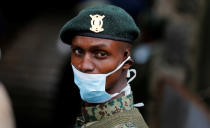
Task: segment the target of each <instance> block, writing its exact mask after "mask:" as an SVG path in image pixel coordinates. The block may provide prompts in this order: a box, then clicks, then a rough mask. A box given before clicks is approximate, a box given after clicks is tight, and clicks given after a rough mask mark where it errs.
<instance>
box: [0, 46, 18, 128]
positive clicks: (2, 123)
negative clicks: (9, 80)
mask: <svg viewBox="0 0 210 128" xmlns="http://www.w3.org/2000/svg"><path fill="white" fill-rule="evenodd" d="M0 60H1V50H0ZM0 128H15V122H14V117H13V110H12V106H11V101H10V98H9V96H8V94H7V91H6V89H5V87H4V85H3V84H2V83H1V82H0Z"/></svg>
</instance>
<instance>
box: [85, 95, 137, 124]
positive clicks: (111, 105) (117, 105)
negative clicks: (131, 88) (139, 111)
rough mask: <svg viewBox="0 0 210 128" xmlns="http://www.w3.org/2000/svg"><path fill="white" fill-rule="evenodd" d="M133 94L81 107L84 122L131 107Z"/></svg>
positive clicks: (99, 118)
mask: <svg viewBox="0 0 210 128" xmlns="http://www.w3.org/2000/svg"><path fill="white" fill-rule="evenodd" d="M133 108H134V106H133V95H132V94H130V95H127V96H122V97H119V98H117V99H114V100H112V101H109V102H107V103H105V104H100V105H96V106H91V107H83V108H82V116H83V118H84V119H85V122H90V121H97V120H101V119H102V118H104V117H108V116H111V115H113V114H115V113H119V112H123V111H125V110H131V109H133Z"/></svg>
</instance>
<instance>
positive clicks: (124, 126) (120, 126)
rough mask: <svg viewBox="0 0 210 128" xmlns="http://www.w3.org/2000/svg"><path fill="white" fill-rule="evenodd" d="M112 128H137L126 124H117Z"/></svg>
mask: <svg viewBox="0 0 210 128" xmlns="http://www.w3.org/2000/svg"><path fill="white" fill-rule="evenodd" d="M114 128H137V126H136V124H134V123H131V122H126V123H123V124H118V125H116V126H115V127H114Z"/></svg>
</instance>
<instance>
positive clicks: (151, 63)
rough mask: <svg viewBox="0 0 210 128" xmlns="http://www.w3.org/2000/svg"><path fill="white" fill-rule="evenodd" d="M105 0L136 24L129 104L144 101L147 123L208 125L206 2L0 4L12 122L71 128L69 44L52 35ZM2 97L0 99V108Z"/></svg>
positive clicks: (0, 41)
mask: <svg viewBox="0 0 210 128" xmlns="http://www.w3.org/2000/svg"><path fill="white" fill-rule="evenodd" d="M104 3H105V4H113V5H117V6H119V7H122V8H123V9H125V10H126V11H127V12H128V13H129V14H130V15H131V16H132V17H133V18H134V20H135V22H136V24H137V25H138V26H139V28H140V29H141V36H140V37H139V38H138V39H137V40H136V41H135V42H134V46H133V52H132V56H133V58H134V60H135V64H134V65H133V68H135V69H136V70H137V78H136V79H135V80H134V82H132V90H133V92H134V102H135V103H138V102H143V103H144V104H145V106H144V107H141V108H139V110H140V112H141V113H142V115H143V117H144V118H145V120H146V122H147V123H148V125H149V126H150V127H152V128H210V81H209V78H210V59H208V56H210V24H209V23H210V17H209V13H210V1H209V0H120V1H117V0H75V1H74V0H71V1H68V3H64V2H54V3H53V2H52V1H51V2H50V3H48V4H44V3H42V2H37V1H28V2H25V3H24V4H21V3H19V2H18V3H13V4H11V3H5V4H1V5H0V49H1V60H0V82H1V83H2V85H1V86H4V92H5V93H7V94H6V95H7V101H9V104H10V106H11V110H8V111H9V112H10V116H9V117H8V120H10V119H11V123H12V124H13V127H17V128H29V127H30V128H71V127H72V125H73V124H74V120H75V117H76V116H77V115H78V114H79V112H80V103H81V100H80V96H79V91H78V89H77V88H76V86H75V85H74V83H73V75H72V69H71V66H70V63H71V62H70V47H69V46H67V45H65V44H63V43H62V42H61V41H60V40H59V38H58V34H59V30H60V29H61V27H62V26H63V25H64V24H65V23H66V22H67V21H68V20H70V19H71V18H72V17H74V16H75V15H76V14H77V13H78V12H79V11H80V10H81V9H83V8H85V7H88V6H91V5H95V4H104ZM4 103H5V102H4V100H0V106H1V105H3V104H4ZM0 109H1V107H0ZM5 110H6V109H2V110H0V128H5V127H2V126H1V120H2V119H3V118H4V117H5V118H6V116H4V115H2V114H1V112H2V111H5ZM1 115H2V117H1ZM11 127H12V125H11ZM11 127H8V128H11Z"/></svg>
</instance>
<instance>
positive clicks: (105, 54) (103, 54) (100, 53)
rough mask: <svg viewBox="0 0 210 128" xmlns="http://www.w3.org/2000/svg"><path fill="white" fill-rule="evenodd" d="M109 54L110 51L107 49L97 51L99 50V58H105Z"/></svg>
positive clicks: (97, 53) (97, 54) (97, 55)
mask: <svg viewBox="0 0 210 128" xmlns="http://www.w3.org/2000/svg"><path fill="white" fill-rule="evenodd" d="M107 55H108V53H107V52H105V51H97V52H96V57H98V58H104V57H106V56H107Z"/></svg>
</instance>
